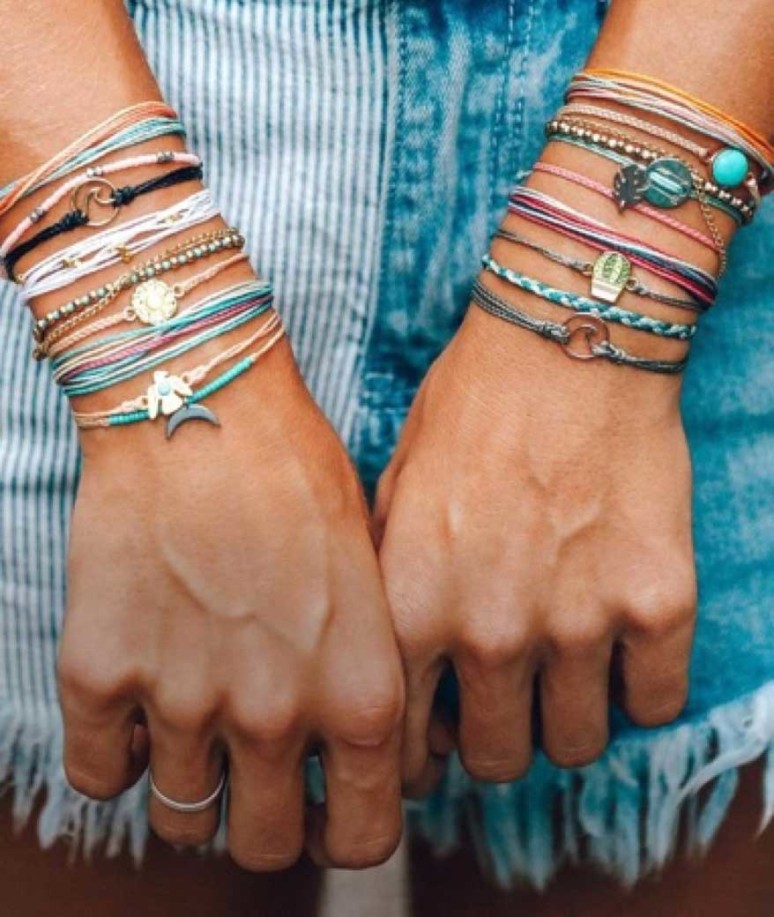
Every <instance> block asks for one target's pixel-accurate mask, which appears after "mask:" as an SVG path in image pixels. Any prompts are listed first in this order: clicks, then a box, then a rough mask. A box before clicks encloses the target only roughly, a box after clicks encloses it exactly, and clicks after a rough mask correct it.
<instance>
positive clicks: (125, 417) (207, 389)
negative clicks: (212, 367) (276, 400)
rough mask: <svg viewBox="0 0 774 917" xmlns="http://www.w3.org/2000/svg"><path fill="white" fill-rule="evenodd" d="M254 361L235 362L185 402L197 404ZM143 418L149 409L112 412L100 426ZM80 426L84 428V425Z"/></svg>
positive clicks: (110, 425)
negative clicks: (124, 412)
mask: <svg viewBox="0 0 774 917" xmlns="http://www.w3.org/2000/svg"><path fill="white" fill-rule="evenodd" d="M255 363H256V359H255V358H253V357H245V358H244V359H243V360H240V361H239V362H238V363H235V364H234V365H233V366H232V367H231V368H230V369H228V370H226V372H224V373H222V374H221V375H220V376H218V377H217V378H216V379H213V380H212V382H208V383H207V385H204V386H202V387H201V388H200V389H197V390H196V391H195V392H194V393H193V395H191V396H189V397H188V398H186V400H185V404H189V405H190V404H198V403H199V402H200V401H204V399H205V398H208V397H209V396H210V395H214V394H215V392H219V391H220V390H221V389H222V388H225V387H226V386H227V385H229V384H230V383H231V382H233V381H234V379H238V378H239V376H241V375H242V374H243V373H246V372H247V370H248V369H250V368H251V367H252V366H254V365H255ZM181 410H183V408H181ZM173 416H174V415H173ZM143 420H150V412H149V411H147V410H143V411H131V412H130V413H128V414H114V415H112V416H111V417H107V418H106V419H105V423H104V424H102V425H101V426H106V427H125V426H127V425H129V424H133V423H140V422H141V421H143ZM82 426H83V427H84V428H85V425H82Z"/></svg>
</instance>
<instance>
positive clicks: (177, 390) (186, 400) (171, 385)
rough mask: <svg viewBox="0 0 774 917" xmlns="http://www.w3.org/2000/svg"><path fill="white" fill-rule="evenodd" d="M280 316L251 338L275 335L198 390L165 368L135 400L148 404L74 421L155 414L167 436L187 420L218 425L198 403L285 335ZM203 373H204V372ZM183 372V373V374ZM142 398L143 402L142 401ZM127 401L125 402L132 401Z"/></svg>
mask: <svg viewBox="0 0 774 917" xmlns="http://www.w3.org/2000/svg"><path fill="white" fill-rule="evenodd" d="M278 324H279V317H278V316H276V322H273V320H270V321H269V322H267V323H266V325H265V326H264V327H263V328H262V329H260V332H256V335H254V336H253V338H258V336H259V334H260V336H265V335H266V334H269V333H270V332H271V331H272V330H274V329H275V328H276V329H277V330H274V334H273V335H272V336H271V337H270V338H269V340H268V341H266V342H265V343H264V344H263V345H262V346H261V347H259V348H258V349H257V350H256V351H254V352H253V353H251V354H249V355H248V356H246V357H244V358H242V359H241V360H239V362H237V363H236V364H235V365H234V366H232V367H231V368H230V369H228V370H226V372H224V373H223V374H222V375H220V376H218V377H217V378H215V379H213V380H212V382H210V383H209V384H208V385H205V386H203V387H202V388H200V389H199V390H198V391H193V390H192V388H191V385H190V384H189V383H188V382H185V381H184V379H183V378H182V377H181V376H176V375H173V374H171V373H169V372H166V371H163V370H162V371H160V372H155V373H154V374H153V382H152V383H151V385H150V386H149V387H148V389H147V391H146V393H145V395H144V396H141V397H140V399H138V402H141V403H144V404H147V407H145V406H144V407H141V408H139V409H136V410H126V409H124V406H123V405H121V406H119V407H118V408H114V409H113V410H111V411H104V412H99V413H92V414H88V413H79V412H74V417H75V422H76V424H77V425H78V427H79V428H80V429H82V430H92V429H96V428H98V427H117V426H127V425H129V424H135V423H140V422H141V421H144V420H155V419H156V417H158V416H164V417H166V418H167V424H166V436H167V439H170V438H171V437H172V436H173V434H174V433H175V431H176V430H177V429H178V428H179V427H180V426H181V425H182V424H183V423H186V422H187V421H189V420H203V421H206V422H207V423H210V424H212V425H214V426H220V420H219V419H218V417H217V415H215V414H214V413H213V411H212V410H210V409H209V408H205V407H203V406H201V402H202V401H203V400H204V399H205V398H208V397H209V396H210V395H213V394H215V392H218V391H220V390H221V389H223V388H225V387H226V386H227V385H229V384H230V383H231V382H233V381H234V380H235V379H237V378H239V377H240V376H242V375H244V373H246V372H247V371H248V370H249V369H251V368H252V367H253V366H255V364H256V363H257V362H258V360H259V359H260V358H261V357H262V356H264V355H265V354H266V353H268V352H269V351H270V350H271V349H272V347H274V346H275V344H277V343H278V342H279V341H280V340H281V339H282V338H283V337H284V335H285V329H284V328H283V327H282V326H280V327H279V328H277V325H278ZM203 370H204V368H203V367H199V368H198V369H197V370H192V371H191V372H190V375H191V376H193V375H194V374H196V375H199V374H201V373H202V372H203ZM205 374H206V373H205ZM184 375H185V374H184ZM143 399H144V402H143ZM131 403H132V402H128V403H127V404H131Z"/></svg>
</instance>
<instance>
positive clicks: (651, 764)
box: [408, 681, 774, 889]
mask: <svg viewBox="0 0 774 917" xmlns="http://www.w3.org/2000/svg"><path fill="white" fill-rule="evenodd" d="M764 757H765V759H766V762H765V764H766V766H765V768H764V787H763V796H764V806H763V812H762V814H761V830H763V829H764V828H765V827H766V825H767V824H768V823H769V822H770V821H771V818H772V816H773V815H774V681H772V682H769V683H768V684H766V685H764V686H763V687H762V688H760V689H758V690H757V691H756V692H754V693H753V694H750V695H747V696H746V697H743V698H741V699H739V700H736V701H733V702H731V703H728V704H725V705H723V706H721V707H717V708H715V709H714V710H712V711H711V712H710V713H708V714H707V715H706V716H704V717H702V718H700V719H697V720H695V721H687V722H682V723H680V724H678V725H675V726H669V727H664V728H661V729H658V730H651V731H644V730H640V731H638V732H636V733H635V732H629V733H624V734H622V735H620V736H619V737H618V738H617V739H615V740H613V742H612V743H611V745H610V747H609V748H608V750H607V751H606V752H605V754H604V755H603V756H602V758H600V759H599V760H598V761H596V762H595V763H594V764H591V765H589V766H587V767H584V768H577V769H570V770H562V769H560V768H557V767H555V766H554V765H552V764H551V763H550V762H549V761H548V759H547V758H546V757H545V756H544V755H542V754H539V755H538V756H537V757H536V759H535V761H534V763H533V765H532V767H531V769H530V771H529V773H528V774H527V775H526V777H524V778H523V779H522V780H518V781H516V782H514V783H509V784H499V785H496V784H487V783H482V782H479V781H474V780H472V779H471V778H470V777H469V776H468V775H467V774H466V773H465V771H464V770H463V769H462V766H461V764H460V761H459V758H458V757H457V756H454V757H453V758H452V760H451V762H450V766H449V769H448V771H447V773H446V775H445V777H444V781H443V783H442V785H441V786H440V787H439V788H438V790H437V791H436V792H435V793H434V794H433V796H432V797H430V798H429V799H428V800H424V801H422V802H419V803H411V804H409V806H408V816H409V830H411V831H412V833H416V834H418V835H420V836H422V837H424V838H425V839H426V840H427V841H428V842H429V843H430V844H431V846H432V847H433V848H434V849H435V851H436V853H437V854H438V855H439V856H443V855H444V854H448V853H451V852H453V850H455V849H456V848H457V847H458V846H459V844H460V842H461V836H462V832H463V829H464V828H466V829H467V831H468V832H469V834H470V835H471V836H472V838H473V842H474V845H475V848H476V854H477V857H478V859H479V862H480V863H481V865H482V867H483V869H484V870H485V872H486V873H487V874H489V875H491V876H492V877H493V878H494V880H495V882H496V883H497V884H498V885H500V886H502V887H505V888H508V887H512V886H513V885H514V884H516V883H519V882H520V883H527V884H529V885H532V886H534V887H536V888H538V889H544V888H546V886H547V885H548V884H549V882H550V881H551V879H552V877H553V876H554V875H555V874H556V872H557V871H558V869H559V868H560V867H561V866H563V865H564V864H566V863H575V864H589V865H594V866H596V867H598V868H600V869H601V870H602V871H603V872H605V873H607V874H608V875H611V876H613V877H615V878H617V879H618V880H620V881H621V882H622V884H624V885H627V886H630V885H633V884H634V883H635V882H636V881H637V880H638V879H640V878H642V877H643V876H645V875H647V874H649V873H652V872H654V871H656V870H658V869H659V868H660V867H662V866H663V865H664V864H665V863H666V862H667V861H668V860H669V859H670V857H671V856H672V855H673V854H674V852H675V849H676V846H677V839H678V830H679V828H680V826H681V824H682V825H683V828H684V831H685V836H686V838H687V845H688V847H689V849H690V850H691V851H692V852H696V853H702V852H704V851H706V849H707V848H708V847H709V845H710V844H711V843H712V840H713V838H714V837H715V835H716V833H717V831H718V828H719V827H720V825H721V824H722V822H723V819H724V818H725V816H726V814H727V812H728V809H729V806H730V804H731V801H732V799H733V797H734V794H735V791H736V787H737V783H738V768H739V767H741V766H742V765H745V764H749V763H750V762H753V761H755V760H758V759H761V758H764Z"/></svg>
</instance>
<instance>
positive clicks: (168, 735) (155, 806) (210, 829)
mask: <svg viewBox="0 0 774 917" xmlns="http://www.w3.org/2000/svg"><path fill="white" fill-rule="evenodd" d="M150 738H151V752H150V770H151V777H152V779H153V782H154V784H155V787H156V788H157V789H158V790H159V791H160V792H161V793H163V795H164V796H166V797H168V798H169V799H170V800H173V801H174V802H179V803H197V802H201V801H202V800H205V799H207V797H209V796H210V795H211V794H212V793H213V792H214V791H215V789H216V787H218V785H219V784H220V781H221V779H222V777H223V774H224V772H225V767H226V759H225V754H224V750H223V747H222V745H221V744H220V743H218V742H216V741H215V740H214V738H213V736H212V735H211V733H210V731H209V730H208V729H207V728H200V729H199V728H192V729H180V728H176V727H174V726H172V725H170V724H168V723H166V722H163V723H162V722H159V721H158V720H157V719H154V718H153V716H151V717H150ZM221 802H222V795H221V796H219V797H218V798H217V799H214V800H213V801H212V802H211V804H210V805H208V806H207V808H205V809H204V810H203V811H201V812H178V811H175V810H174V808H172V807H170V806H169V805H168V804H165V803H164V802H163V801H162V800H160V799H159V798H158V797H157V795H155V794H154V793H153V792H151V796H150V800H149V803H148V821H149V822H150V826H151V828H153V830H154V831H155V832H156V834H157V835H158V836H159V837H160V838H162V839H163V840H165V841H168V842H169V843H170V844H175V845H179V846H198V845H199V844H204V843H205V842H206V841H208V840H210V838H212V837H213V836H214V834H215V832H216V831H217V829H218V823H219V821H220V810H221Z"/></svg>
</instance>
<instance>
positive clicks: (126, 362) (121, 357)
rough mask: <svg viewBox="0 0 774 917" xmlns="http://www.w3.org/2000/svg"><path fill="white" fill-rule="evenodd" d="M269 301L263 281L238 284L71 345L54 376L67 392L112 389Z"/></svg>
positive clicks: (231, 325)
mask: <svg viewBox="0 0 774 917" xmlns="http://www.w3.org/2000/svg"><path fill="white" fill-rule="evenodd" d="M205 304H206V305H205ZM271 304H272V293H271V287H270V286H269V285H268V284H266V283H261V282H258V281H246V282H243V283H240V284H237V285H236V286H235V287H232V288H231V289H229V290H228V291H226V293H225V294H223V293H219V294H216V295H213V296H211V297H208V298H207V299H206V300H205V301H204V303H199V304H198V305H197V306H196V307H194V308H192V309H190V310H188V311H187V312H185V313H181V314H179V315H177V316H176V317H175V318H174V319H171V320H170V321H169V322H166V323H165V324H164V325H161V326H157V327H155V328H149V329H140V330H138V331H127V332H122V333H119V334H114V335H111V336H109V337H108V338H104V339H103V340H101V341H98V342H97V343H96V344H92V345H81V346H80V347H76V348H75V349H74V350H73V351H70V352H69V353H67V354H65V355H64V356H62V357H59V358H58V359H56V360H54V361H53V369H54V380H55V381H56V382H57V383H58V384H60V385H61V386H62V388H63V389H64V390H65V394H66V395H68V397H73V396H74V395H90V394H93V393H94V392H98V391H102V390H103V389H106V388H111V387H112V386H114V385H117V384H118V383H120V382H125V381H127V380H129V379H133V378H134V377H135V376H137V375H139V374H140V373H142V372H144V371H145V370H148V369H152V368H154V367H155V366H158V365H159V364H161V363H163V362H164V361H165V360H171V359H173V358H175V357H178V356H182V355H183V354H185V353H188V351H190V350H194V349H195V348H197V347H199V346H201V345H202V344H205V343H207V342H208V341H211V340H213V339H214V338H216V337H220V336H221V335H224V334H227V333H229V332H230V331H233V330H235V329H236V328H240V327H242V325H245V324H247V323H248V322H250V321H251V320H252V319H254V318H257V317H258V316H260V315H262V314H263V313H264V312H266V311H267V310H268V309H269V308H271Z"/></svg>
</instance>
